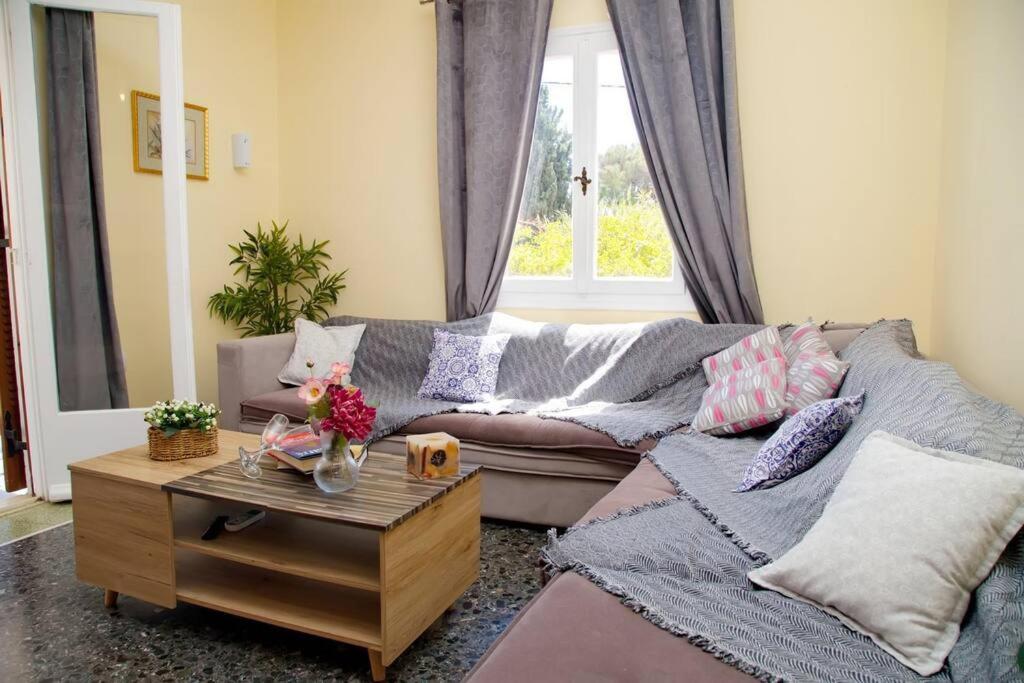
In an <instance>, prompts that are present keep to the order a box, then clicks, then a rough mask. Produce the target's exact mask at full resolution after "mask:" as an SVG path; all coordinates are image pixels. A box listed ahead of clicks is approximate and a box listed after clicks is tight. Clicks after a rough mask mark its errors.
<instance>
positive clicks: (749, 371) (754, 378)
mask: <svg viewBox="0 0 1024 683" xmlns="http://www.w3.org/2000/svg"><path fill="white" fill-rule="evenodd" d="M773 329H774V328H773ZM785 396H786V361H785V359H782V358H771V359H769V360H766V361H764V362H761V363H758V364H756V365H751V366H750V367H746V368H743V369H742V370H740V371H738V372H734V373H732V374H731V375H727V376H725V377H723V378H722V379H720V380H718V381H716V382H715V383H714V384H712V385H711V386H709V387H708V388H707V391H705V392H704V396H703V398H702V399H701V404H700V410H698V411H697V415H696V416H694V418H693V428H694V429H696V430H697V431H698V432H705V433H707V434H713V435H721V434H738V433H740V432H745V431H747V430H748V429H753V428H755V427H760V426H761V425H766V424H768V423H770V422H774V421H775V420H778V419H779V418H780V417H782V413H783V411H784V410H785V408H786V403H785Z"/></svg>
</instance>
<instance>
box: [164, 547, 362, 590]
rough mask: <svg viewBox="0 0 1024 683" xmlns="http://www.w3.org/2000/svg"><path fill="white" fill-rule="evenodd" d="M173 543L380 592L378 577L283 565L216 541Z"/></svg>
mask: <svg viewBox="0 0 1024 683" xmlns="http://www.w3.org/2000/svg"><path fill="white" fill-rule="evenodd" d="M174 545H175V546H177V547H179V548H184V549H185V550H190V551H192V552H194V553H199V554H201V555H206V556H207V557H215V558H217V559H220V560H225V561H227V562H237V563H238V564H244V565H247V566H250V567H259V568H261V569H268V570H270V571H274V572H278V573H281V574H288V575H290V576H299V577H302V578H304V579H312V580H314V581H322V582H324V583H330V584H333V585H336V586H345V587H347V588H355V589H358V590H363V591H368V592H371V593H380V579H379V578H378V579H377V580H376V581H373V580H368V579H362V578H360V577H352V576H348V575H344V574H338V573H327V572H323V571H317V570H313V569H306V568H303V567H296V566H294V565H284V564H281V563H279V562H274V561H273V560H268V559H266V558H263V557H259V556H255V555H248V554H245V553H240V552H234V551H232V550H231V549H230V548H224V547H223V546H218V544H217V543H211V542H208V541H202V540H200V541H196V540H193V539H190V538H181V537H178V538H175V539H174Z"/></svg>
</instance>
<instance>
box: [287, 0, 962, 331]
mask: <svg viewBox="0 0 1024 683" xmlns="http://www.w3.org/2000/svg"><path fill="white" fill-rule="evenodd" d="M278 18H279V22H280V23H279V30H280V33H279V36H278V39H279V50H280V58H279V66H280V74H281V78H280V92H281V99H282V101H283V102H290V103H300V102H317V103H318V106H316V107H312V108H309V107H302V106H290V107H284V108H282V113H281V210H282V216H283V217H288V218H291V219H292V224H293V226H294V227H296V228H297V229H300V230H302V231H304V232H311V233H313V234H317V235H319V236H328V237H331V238H332V239H333V241H334V243H335V247H334V249H335V253H336V255H337V256H338V257H340V258H339V260H340V262H341V263H342V264H344V265H348V266H351V267H352V268H353V271H352V274H351V277H350V280H349V286H350V288H349V289H348V290H347V291H346V292H345V293H344V294H343V304H342V306H341V309H343V310H345V311H347V312H352V313H359V314H364V313H365V314H370V315H379V316H386V317H419V318H423V317H429V318H438V317H442V316H443V313H444V288H443V278H442V260H441V240H440V226H439V222H438V211H437V180H436V179H437V171H436V149H435V141H436V137H435V123H436V113H435V105H436V100H435V93H434V69H435V52H434V51H435V43H434V22H433V10H432V9H431V8H430V7H420V6H418V5H416V4H414V3H409V4H401V3H340V2H329V1H325V0H289V2H282V3H280V4H279V6H278ZM607 20H608V19H607V11H606V9H605V5H604V3H603V2H601V1H600V0H556V2H555V7H554V13H553V16H552V27H553V28H560V27H565V26H570V25H575V24H592V23H600V22H603V21H607ZM736 22H737V43H738V59H739V77H740V81H739V85H740V114H741V126H742V129H743V142H744V154H745V164H746V182H747V193H748V200H749V204H750V211H749V213H750V226H751V236H752V240H753V247H754V254H755V267H756V270H757V277H758V282H759V284H760V286H761V292H762V297H763V300H764V306H765V310H766V313H767V315H768V318H769V320H770V321H775V322H780V321H785V320H801V319H803V318H805V317H807V316H808V315H813V316H816V317H817V318H818V319H825V318H830V319H833V320H875V319H878V318H880V317H910V318H913V319H914V320H915V322H916V324H917V329H918V333H919V337H920V340H921V343H922V347H923V348H927V347H928V344H929V336H930V335H929V333H930V328H931V317H932V300H931V296H930V291H931V281H932V277H931V272H932V270H931V269H932V264H933V262H934V258H935V254H934V233H935V230H936V224H937V212H938V183H939V177H938V173H939V171H938V162H939V156H940V154H939V149H940V143H941V135H940V123H941V122H940V117H939V115H938V112H939V110H940V109H941V102H942V84H943V69H944V42H945V4H944V3H943V2H930V1H929V0H907V1H906V2H902V1H901V2H888V1H887V0H874V1H873V2H868V3H864V2H832V3H821V2H817V1H816V0H801V1H790V2H773V3H763V2H758V0H738V2H737V3H736ZM309 130H315V131H320V133H319V134H317V135H310V134H309V133H308V131H309ZM341 244H344V246H345V248H344V250H342V249H341V248H340V245H341ZM349 248H351V249H352V250H354V251H355V252H356V253H358V254H359V259H358V260H356V259H352V258H349V257H346V256H344V252H345V251H347V250H348V249H349ZM510 312H511V311H510ZM515 312H517V313H526V314H528V315H530V316H531V317H534V318H537V319H545V320H571V321H579V322H583V321H594V320H609V321H611V320H621V319H651V318H655V317H663V316H664V315H667V314H665V313H652V312H643V311H629V312H622V311H612V312H608V313H607V314H606V315H604V316H602V315H601V314H600V313H597V312H588V311H540V310H538V311H522V310H518V311H515Z"/></svg>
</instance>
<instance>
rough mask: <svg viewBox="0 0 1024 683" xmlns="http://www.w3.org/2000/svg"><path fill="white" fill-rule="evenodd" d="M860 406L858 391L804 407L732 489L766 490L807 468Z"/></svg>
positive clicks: (832, 443)
mask: <svg viewBox="0 0 1024 683" xmlns="http://www.w3.org/2000/svg"><path fill="white" fill-rule="evenodd" d="M863 405H864V392H863V391H862V392H860V394H859V395H857V396H847V397H845V398H832V399H828V400H826V401H818V402H817V403H812V404H811V405H809V406H807V407H806V408H804V409H803V410H801V411H800V412H799V413H797V414H796V415H794V416H793V417H791V418H789V419H788V420H786V421H785V422H784V423H782V426H781V427H779V429H778V430H777V431H776V432H775V433H774V434H773V435H772V437H771V438H770V439H768V440H767V441H765V442H764V445H763V446H761V450H759V451H758V452H757V455H755V456H754V460H753V461H752V462H751V463H750V465H748V466H747V472H746V474H744V475H743V481H741V482H740V485H739V486H737V487H736V488H735V489H734V490H735V491H751V490H753V489H768V488H771V487H773V486H775V485H776V484H781V483H782V482H784V481H786V480H787V479H789V478H790V477H795V476H796V475H798V474H800V473H801V472H803V471H804V470H808V469H810V468H811V467H813V466H814V465H815V463H817V462H818V461H819V460H821V459H822V458H823V457H825V454H826V453H828V452H829V451H830V450H832V447H833V446H835V445H836V444H837V443H839V440H840V439H842V438H843V434H845V433H846V430H847V429H849V427H850V425H851V424H852V423H853V416H854V415H856V414H857V413H859V412H860V409H861V407H862V406H863Z"/></svg>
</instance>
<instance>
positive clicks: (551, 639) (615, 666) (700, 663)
mask: <svg viewBox="0 0 1024 683" xmlns="http://www.w3.org/2000/svg"><path fill="white" fill-rule="evenodd" d="M674 495H676V491H675V489H674V488H673V486H672V485H671V484H670V483H669V481H668V480H667V479H665V477H664V476H662V475H661V473H660V472H658V470H657V468H656V467H655V466H654V465H653V464H651V462H650V461H648V460H644V461H642V462H641V463H640V465H639V466H637V468H636V469H635V470H634V471H633V472H632V473H631V474H630V475H629V476H628V477H626V478H625V479H623V480H622V482H621V483H620V484H619V485H618V486H616V487H615V489H614V490H612V492H611V493H609V494H608V495H607V496H605V497H604V498H602V499H601V500H600V502H598V503H597V504H596V505H594V507H593V508H591V510H590V512H588V513H587V514H586V515H585V516H584V517H583V519H582V520H580V521H581V522H584V521H586V520H588V519H592V518H594V517H600V516H605V515H610V514H612V513H614V512H615V511H616V510H619V509H620V508H623V507H627V506H631V505H642V504H644V503H647V502H650V501H653V500H657V499H659V498H669V497H671V496H674ZM466 680H467V681H469V682H470V683H511V682H512V681H590V680H600V681H609V682H610V681H623V682H625V681H637V680H645V681H687V682H688V683H712V682H714V683H727V682H733V681H737V682H739V681H752V680H754V679H752V678H751V677H750V676H748V675H747V674H745V673H743V672H741V671H740V670H739V669H736V668H733V667H731V666H729V665H728V664H726V663H724V662H722V661H721V660H719V659H716V658H715V657H714V655H711V654H708V653H707V652H704V651H703V650H702V649H701V648H700V647H699V646H697V645H693V644H692V643H690V642H688V641H687V639H686V638H680V637H679V636H675V635H673V634H672V633H669V632H668V631H666V630H664V629H661V628H658V627H657V626H655V625H654V624H652V623H651V622H649V621H647V620H646V619H644V618H643V617H641V616H640V615H639V614H636V613H635V612H633V610H631V609H629V608H628V607H625V606H624V605H623V604H622V602H621V599H620V598H618V597H616V596H614V595H612V594H610V593H607V592H605V591H603V590H601V589H600V588H598V587H597V586H595V585H594V584H593V583H591V582H590V581H589V580H587V579H585V578H583V577H582V576H580V575H578V574H574V573H567V574H561V575H559V576H557V577H555V578H554V579H553V580H552V581H551V582H550V583H548V585H547V586H546V587H545V588H544V589H543V590H542V591H541V592H540V593H539V594H538V595H537V596H536V597H535V598H534V599H533V600H532V601H531V602H530V603H529V604H528V605H527V606H526V607H525V608H524V609H523V610H522V611H520V612H519V614H518V615H517V616H516V618H515V620H514V621H513V622H512V624H511V625H510V626H509V628H507V629H506V630H505V632H504V633H503V634H502V635H501V636H500V637H499V638H498V640H496V641H495V642H494V643H493V644H492V645H491V647H490V649H489V650H488V651H487V654H485V655H484V656H483V658H482V659H480V661H479V662H477V665H476V667H475V668H474V669H473V671H471V672H470V674H469V676H468V678H467V679H466Z"/></svg>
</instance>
